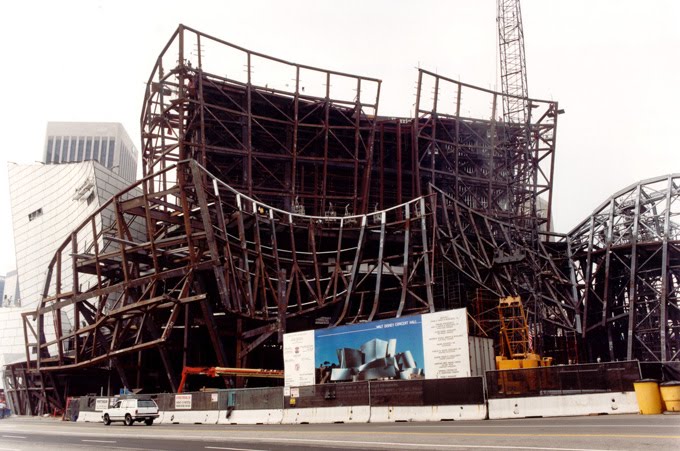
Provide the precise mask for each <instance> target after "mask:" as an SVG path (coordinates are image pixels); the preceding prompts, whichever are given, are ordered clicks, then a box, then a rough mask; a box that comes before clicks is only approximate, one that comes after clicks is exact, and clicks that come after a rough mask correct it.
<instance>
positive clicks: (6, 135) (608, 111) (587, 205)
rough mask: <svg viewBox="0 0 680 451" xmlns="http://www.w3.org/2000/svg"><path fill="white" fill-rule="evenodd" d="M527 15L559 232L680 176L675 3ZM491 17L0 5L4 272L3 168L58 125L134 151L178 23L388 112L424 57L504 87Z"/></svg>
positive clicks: (1, 196)
mask: <svg viewBox="0 0 680 451" xmlns="http://www.w3.org/2000/svg"><path fill="white" fill-rule="evenodd" d="M522 14H523V20H524V33H525V44H526V55H527V68H528V81H529V94H530V96H532V97H535V98H539V99H553V100H557V101H559V103H560V107H561V108H564V109H565V110H566V114H564V115H562V116H560V120H559V125H558V132H557V154H556V166H555V176H554V203H553V216H554V219H555V229H556V231H558V232H567V231H569V230H570V229H571V228H572V227H574V226H575V225H576V224H577V223H578V222H579V221H581V220H583V219H584V218H585V217H586V216H588V214H589V213H590V212H591V211H592V210H593V209H594V208H595V207H596V206H597V205H599V204H600V203H601V202H603V201H604V200H605V199H607V198H608V197H609V196H610V195H612V194H613V193H614V192H616V191H618V190H619V189H622V188H624V187H625V186H628V185H629V184H631V183H634V182H636V181H638V180H640V179H645V178H649V177H653V176H657V175H662V174H668V173H671V172H680V152H679V150H680V149H679V145H678V139H677V138H676V134H677V133H678V132H679V131H680V127H678V125H677V117H678V116H676V115H677V114H678V112H677V111H676V110H677V108H678V105H680V93H679V91H678V77H679V76H678V74H680V2H679V1H672V0H668V1H661V0H652V1H645V2H642V1H639V0H638V1H623V0H523V1H522ZM495 15H496V10H495V0H450V1H425V0H419V1H406V0H405V1H399V0H385V1H368V0H363V1H349V0H344V1H342V2H338V1H321V0H315V1H274V0H272V1H254V0H248V1H243V0H241V1H199V0H189V1H187V0H184V1H172V0H164V1H139V0H136V1H127V0H117V1H104V0H89V1H68V0H59V1H44V2H42V1H37V2H36V1H32V2H2V4H1V5H0V42H2V57H3V61H2V70H0V86H1V87H2V95H1V97H0V98H1V99H2V103H3V104H2V107H1V108H0V130H1V131H2V137H3V139H2V143H3V144H2V151H1V152H0V211H2V212H3V214H2V215H1V216H0V252H1V255H0V274H4V273H5V272H6V271H8V270H10V269H13V268H14V246H13V241H12V230H11V214H10V204H9V194H8V192H9V189H8V182H7V163H8V162H9V161H12V162H17V163H30V162H34V161H36V160H40V159H41V157H42V151H43V146H44V137H45V127H46V124H47V122H48V121H88V122H91V121H111V122H121V123H122V124H123V125H124V126H125V128H126V129H127V131H128V133H129V134H130V136H131V137H132V139H133V141H134V142H135V143H136V145H137V147H138V148H139V143H140V139H139V116H140V112H141V106H142V100H143V94H144V83H145V82H146V80H147V79H148V77H149V74H150V72H151V70H152V68H153V65H154V61H155V59H156V57H157V56H158V54H159V53H160V51H161V49H162V48H163V46H164V45H165V44H166V42H167V41H168V39H169V38H170V36H171V34H172V33H173V31H174V30H175V29H176V28H177V25H178V24H179V23H184V24H185V25H188V26H190V27H193V28H196V29H198V30H200V31H203V32H206V33H208V34H210V35H213V36H215V37H218V38H221V39H224V40H226V41H229V42H232V43H234V44H237V45H240V46H242V47H246V48H250V49H252V50H255V51H260V52H263V53H266V54H269V55H273V56H277V57H280V58H283V59H287V60H289V61H294V62H298V63H303V64H309V65H313V66H319V67H324V68H328V69H335V70H339V71H343V72H350V73H355V74H360V75H365V76H369V77H375V78H379V79H381V80H382V81H383V84H382V93H381V99H380V111H379V113H381V114H385V115H401V116H410V115H412V109H413V103H414V101H415V83H416V78H417V72H416V69H415V68H416V67H418V66H420V67H422V68H425V69H429V70H433V71H437V72H438V73H440V74H442V75H446V76H448V77H450V78H454V79H459V80H461V81H463V82H466V83H470V84H474V85H478V86H482V87H485V88H492V89H494V88H496V87H497V86H498V82H497V78H498V69H497V66H498V64H497V59H498V57H497V54H498V52H497V49H496V20H495ZM673 111H676V112H675V113H673ZM74 225H75V224H74Z"/></svg>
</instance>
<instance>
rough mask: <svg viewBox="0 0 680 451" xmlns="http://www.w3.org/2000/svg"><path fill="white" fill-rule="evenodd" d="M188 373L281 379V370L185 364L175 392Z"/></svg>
mask: <svg viewBox="0 0 680 451" xmlns="http://www.w3.org/2000/svg"><path fill="white" fill-rule="evenodd" d="M190 374H199V375H202V376H208V377H222V376H239V377H268V378H275V379H283V370H265V369H254V368H224V367H219V366H213V367H194V366H185V367H184V369H183V370H182V379H181V380H180V383H179V388H178V389H177V393H182V392H183V391H184V384H185V383H186V380H187V376H188V375H190Z"/></svg>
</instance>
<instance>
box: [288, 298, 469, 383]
mask: <svg viewBox="0 0 680 451" xmlns="http://www.w3.org/2000/svg"><path fill="white" fill-rule="evenodd" d="M283 353H284V371H285V375H286V376H285V385H286V387H291V386H305V385H313V384H323V383H328V382H345V381H347V382H349V381H361V380H376V379H440V378H451V377H469V376H470V356H469V347H468V329H467V312H466V309H464V308H463V309H455V310H446V311H442V312H437V313H428V314H424V315H414V316H408V317H402V318H395V319H386V320H380V321H371V322H365V323H359V324H351V325H346V326H338V327H331V328H327V329H319V330H309V331H303V332H296V333H290V334H285V335H284V337H283Z"/></svg>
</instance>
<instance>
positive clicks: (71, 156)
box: [68, 136, 76, 161]
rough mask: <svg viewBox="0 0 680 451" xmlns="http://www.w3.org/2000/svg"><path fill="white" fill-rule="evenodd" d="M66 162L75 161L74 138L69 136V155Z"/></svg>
mask: <svg viewBox="0 0 680 451" xmlns="http://www.w3.org/2000/svg"><path fill="white" fill-rule="evenodd" d="M68 161H76V137H75V136H71V154H70V156H69V159H68Z"/></svg>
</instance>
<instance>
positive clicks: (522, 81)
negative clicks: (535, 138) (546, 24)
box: [496, 0, 529, 124]
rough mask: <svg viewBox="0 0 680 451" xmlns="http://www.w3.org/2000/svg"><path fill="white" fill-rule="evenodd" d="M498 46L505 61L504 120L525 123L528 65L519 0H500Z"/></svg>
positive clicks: (526, 114)
mask: <svg viewBox="0 0 680 451" xmlns="http://www.w3.org/2000/svg"><path fill="white" fill-rule="evenodd" d="M496 6H497V8H498V13H497V21H498V47H499V51H500V63H501V86H502V91H503V94H506V95H505V96H503V120H504V121H505V122H509V123H514V124H524V123H526V122H527V120H528V111H527V109H528V105H527V99H528V96H529V92H528V87H527V67H526V60H525V55H524V31H523V28H522V11H521V8H520V4H519V0H496Z"/></svg>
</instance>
